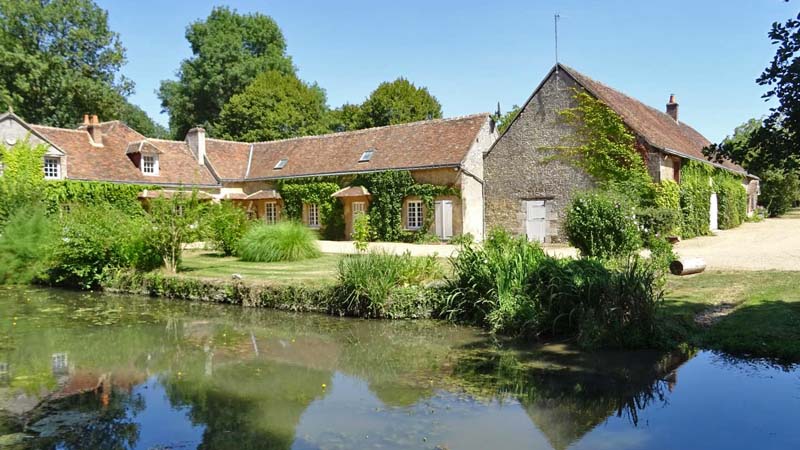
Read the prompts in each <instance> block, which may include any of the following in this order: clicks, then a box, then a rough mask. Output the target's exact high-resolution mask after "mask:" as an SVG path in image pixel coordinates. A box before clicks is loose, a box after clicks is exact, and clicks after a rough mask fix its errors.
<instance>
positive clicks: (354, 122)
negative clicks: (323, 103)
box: [328, 103, 361, 133]
mask: <svg viewBox="0 0 800 450" xmlns="http://www.w3.org/2000/svg"><path fill="white" fill-rule="evenodd" d="M360 114H361V105H354V104H351V103H345V104H344V105H342V106H340V107H339V108H336V109H333V110H331V111H329V112H328V129H329V131H332V132H334V133H338V132H341V131H351V130H358V128H359V124H360V117H359V115H360Z"/></svg>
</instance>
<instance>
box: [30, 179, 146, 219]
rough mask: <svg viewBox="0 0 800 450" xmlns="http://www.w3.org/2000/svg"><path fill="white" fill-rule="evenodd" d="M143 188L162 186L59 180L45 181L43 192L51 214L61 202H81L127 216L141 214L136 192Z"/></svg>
mask: <svg viewBox="0 0 800 450" xmlns="http://www.w3.org/2000/svg"><path fill="white" fill-rule="evenodd" d="M145 189H148V190H151V191H152V190H157V189H161V188H160V187H158V186H149V185H141V184H118V183H108V182H104V181H74V180H58V181H48V182H47V183H45V185H44V192H43V195H44V201H45V205H46V206H47V210H48V211H49V212H50V213H55V212H57V211H58V210H59V208H61V206H63V205H69V204H81V205H88V206H97V205H109V206H111V207H113V208H115V209H118V210H120V211H122V212H124V213H126V214H129V215H142V214H144V209H142V206H141V203H140V202H139V194H140V193H141V192H142V191H144V190H145Z"/></svg>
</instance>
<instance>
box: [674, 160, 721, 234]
mask: <svg viewBox="0 0 800 450" xmlns="http://www.w3.org/2000/svg"><path fill="white" fill-rule="evenodd" d="M713 172H714V170H713V168H712V167H711V166H709V165H708V164H703V163H699V162H694V161H686V162H685V163H684V164H683V166H682V167H681V212H682V213H683V224H682V226H681V232H682V234H683V237H684V238H693V237H695V236H704V235H707V234H709V233H711V230H710V229H709V223H710V221H711V217H710V211H711V194H712V192H713V188H712V187H711V184H710V182H709V180H710V179H711V176H712V175H713Z"/></svg>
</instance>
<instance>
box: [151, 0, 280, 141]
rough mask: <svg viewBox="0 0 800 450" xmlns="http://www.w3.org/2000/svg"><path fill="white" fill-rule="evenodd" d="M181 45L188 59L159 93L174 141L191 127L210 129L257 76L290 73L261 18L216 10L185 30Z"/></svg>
mask: <svg viewBox="0 0 800 450" xmlns="http://www.w3.org/2000/svg"><path fill="white" fill-rule="evenodd" d="M186 39H187V40H188V41H189V43H190V44H191V47H192V57H190V58H188V59H185V60H183V62H181V65H180V69H179V70H178V74H177V75H178V79H177V80H166V81H162V82H161V87H160V89H159V91H158V95H159V98H160V99H161V106H162V108H163V109H164V111H166V112H168V113H169V116H170V131H171V132H172V134H173V135H174V136H175V137H176V138H183V136H184V135H185V134H186V132H187V131H188V130H189V129H191V128H192V127H194V126H196V125H201V126H206V127H209V128H212V125H213V123H214V122H215V121H216V120H217V118H218V117H219V114H220V112H221V111H222V109H223V106H224V105H225V104H226V103H227V102H228V100H229V99H230V98H231V97H233V96H234V95H236V94H238V93H241V92H242V91H244V89H245V88H246V87H247V86H248V85H249V84H250V83H252V82H253V80H254V79H255V78H256V76H258V75H259V74H261V73H263V72H266V71H277V72H279V73H282V74H287V75H293V74H294V72H295V69H294V66H293V65H292V60H291V58H290V57H289V56H288V55H287V54H286V41H285V39H284V37H283V33H282V32H281V30H280V28H279V27H278V25H277V24H276V23H275V21H274V20H272V18H270V17H268V16H265V15H263V14H259V13H253V14H239V13H237V12H236V11H235V10H232V9H230V8H227V7H217V8H214V9H213V10H212V11H211V14H210V15H209V16H208V18H206V19H205V20H202V21H198V22H195V23H193V24H191V25H189V27H188V28H187V30H186Z"/></svg>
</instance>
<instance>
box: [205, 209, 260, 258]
mask: <svg viewBox="0 0 800 450" xmlns="http://www.w3.org/2000/svg"><path fill="white" fill-rule="evenodd" d="M250 225H251V222H250V220H248V218H247V213H246V212H245V211H244V210H243V209H242V208H239V207H237V206H234V205H233V204H232V203H230V202H222V203H219V204H217V205H213V206H212V207H211V208H210V210H209V211H208V214H207V215H206V219H205V226H204V229H205V233H206V236H207V239H208V240H209V242H211V244H212V245H213V246H214V249H215V250H217V251H219V252H221V253H222V254H224V255H225V256H231V255H235V254H236V252H237V250H238V249H239V241H240V240H241V239H242V236H244V235H245V233H247V230H248V228H250Z"/></svg>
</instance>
